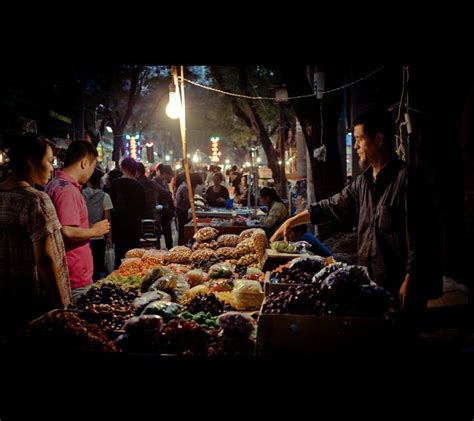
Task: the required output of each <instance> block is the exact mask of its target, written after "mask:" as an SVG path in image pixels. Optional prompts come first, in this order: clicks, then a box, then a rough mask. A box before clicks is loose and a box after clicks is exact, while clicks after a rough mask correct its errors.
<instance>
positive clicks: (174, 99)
mask: <svg viewBox="0 0 474 421" xmlns="http://www.w3.org/2000/svg"><path fill="white" fill-rule="evenodd" d="M180 108H181V107H180V105H179V98H178V94H177V92H176V87H175V86H174V84H173V83H171V84H170V100H169V102H168V105H167V106H166V115H167V116H168V117H169V118H172V119H173V120H176V119H177V118H179V116H180V115H181V109H180Z"/></svg>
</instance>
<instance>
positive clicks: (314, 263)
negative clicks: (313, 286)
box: [288, 256, 328, 273]
mask: <svg viewBox="0 0 474 421" xmlns="http://www.w3.org/2000/svg"><path fill="white" fill-rule="evenodd" d="M327 262H328V261H327V259H326V258H324V257H321V256H305V257H297V258H296V259H293V260H292V261H291V262H289V263H288V267H289V268H290V269H301V270H304V271H306V272H312V273H316V272H319V271H320V270H321V269H322V268H323V267H325V266H326V265H327Z"/></svg>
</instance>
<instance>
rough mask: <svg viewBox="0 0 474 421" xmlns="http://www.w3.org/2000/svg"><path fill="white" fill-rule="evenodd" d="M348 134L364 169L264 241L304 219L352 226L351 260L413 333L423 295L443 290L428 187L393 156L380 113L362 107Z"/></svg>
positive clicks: (391, 134)
mask: <svg viewBox="0 0 474 421" xmlns="http://www.w3.org/2000/svg"><path fill="white" fill-rule="evenodd" d="M353 138H354V140H355V144H354V149H355V150H356V151H357V154H358V155H359V166H360V167H361V169H362V170H363V171H364V172H363V173H362V174H361V175H359V176H358V177H357V178H356V179H355V180H354V181H353V182H352V183H351V184H349V185H347V186H346V187H345V188H344V189H343V190H342V191H341V192H340V193H337V194H335V195H334V196H332V197H330V198H328V199H324V200H320V201H319V202H316V203H313V204H312V205H310V207H309V209H306V210H304V211H303V212H301V213H299V214H297V215H295V216H293V217H292V218H290V219H288V220H287V221H286V222H285V223H284V224H283V225H282V226H281V227H280V228H279V229H278V231H277V232H276V233H275V234H274V236H273V237H272V241H275V240H278V239H279V238H281V237H287V236H288V232H289V230H290V229H291V228H292V227H293V226H296V225H300V224H307V223H309V222H311V223H312V224H321V223H324V222H331V221H334V222H345V223H347V224H349V223H351V224H354V225H357V232H358V257H359V264H360V265H363V266H367V268H368V271H369V275H370V277H371V278H372V279H373V280H374V281H375V282H376V283H377V284H379V285H380V286H382V287H384V288H385V289H387V290H388V291H389V292H390V293H391V294H392V296H393V298H394V299H395V301H396V303H397V304H398V305H399V308H400V309H401V311H402V314H403V319H404V322H403V323H404V324H405V326H406V327H407V332H409V336H411V337H412V338H413V337H416V336H415V335H412V334H413V333H415V334H416V332H417V331H418V330H419V329H418V328H419V327H420V325H419V323H420V322H421V321H422V320H423V314H424V312H425V310H426V306H427V300H428V299H434V298H439V297H440V296H441V295H442V292H443V288H442V287H443V279H442V268H441V265H440V260H441V259H440V254H441V253H440V234H439V231H438V232H437V230H436V224H435V215H434V205H433V200H432V196H431V192H430V186H429V184H428V180H427V179H426V177H425V175H424V174H423V173H422V172H421V171H420V170H419V169H417V168H415V167H412V166H410V165H409V164H408V163H406V162H404V161H402V160H400V159H399V158H398V156H397V155H396V153H395V147H394V141H395V127H394V124H393V120H392V116H391V114H390V113H389V112H388V111H385V110H368V111H366V112H364V113H363V114H361V115H360V116H359V117H357V118H356V119H355V120H354V135H353Z"/></svg>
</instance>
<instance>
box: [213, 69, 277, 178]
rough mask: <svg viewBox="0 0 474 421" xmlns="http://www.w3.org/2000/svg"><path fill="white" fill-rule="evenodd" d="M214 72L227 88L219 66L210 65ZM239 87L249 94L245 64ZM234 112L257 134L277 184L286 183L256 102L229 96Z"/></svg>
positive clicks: (240, 72) (241, 72)
mask: <svg viewBox="0 0 474 421" xmlns="http://www.w3.org/2000/svg"><path fill="white" fill-rule="evenodd" d="M210 68H211V71H212V74H213V76H214V78H215V80H216V82H217V85H218V86H219V88H220V89H222V90H225V89H226V87H225V82H224V78H223V75H222V72H221V69H220V68H219V67H218V66H210ZM239 87H240V91H241V93H242V94H243V95H249V93H248V88H247V69H246V68H245V67H244V66H241V67H239ZM229 98H230V101H231V104H232V109H233V110H234V114H235V115H236V116H237V117H239V118H240V119H241V120H242V121H243V122H244V123H245V124H246V125H247V127H248V128H249V129H251V130H252V132H253V133H255V135H256V136H257V141H258V142H260V144H261V145H262V147H263V150H264V152H265V155H266V157H267V161H268V166H269V167H270V169H271V170H272V172H273V178H274V180H275V184H279V183H280V184H281V183H282V180H283V182H284V183H285V184H286V177H285V172H284V170H283V171H282V169H284V167H283V166H280V165H278V153H277V151H276V150H275V148H274V147H273V144H272V141H271V139H270V136H269V135H268V132H267V129H266V128H265V125H264V124H263V121H262V119H261V117H260V115H259V113H258V111H257V109H256V107H255V104H254V103H253V102H252V100H250V99H242V101H238V100H237V99H236V97H229Z"/></svg>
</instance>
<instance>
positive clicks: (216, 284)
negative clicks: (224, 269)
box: [208, 279, 234, 292]
mask: <svg viewBox="0 0 474 421" xmlns="http://www.w3.org/2000/svg"><path fill="white" fill-rule="evenodd" d="M208 286H209V292H223V291H232V289H233V288H234V282H233V281H232V280H231V279H213V280H212V281H209V282H208Z"/></svg>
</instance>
